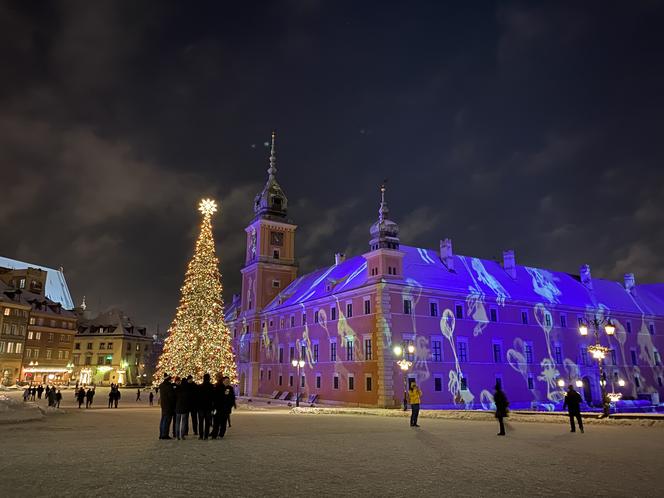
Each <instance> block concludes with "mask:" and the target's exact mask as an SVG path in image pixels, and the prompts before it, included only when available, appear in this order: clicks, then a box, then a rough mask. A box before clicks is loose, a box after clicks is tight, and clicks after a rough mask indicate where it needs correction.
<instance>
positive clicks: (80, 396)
mask: <svg viewBox="0 0 664 498" xmlns="http://www.w3.org/2000/svg"><path fill="white" fill-rule="evenodd" d="M84 400H85V389H83V388H82V387H81V388H80V389H79V390H78V393H77V394H76V401H78V407H79V408H80V407H81V405H82V404H83V401H84Z"/></svg>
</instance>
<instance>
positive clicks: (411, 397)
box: [408, 381, 422, 427]
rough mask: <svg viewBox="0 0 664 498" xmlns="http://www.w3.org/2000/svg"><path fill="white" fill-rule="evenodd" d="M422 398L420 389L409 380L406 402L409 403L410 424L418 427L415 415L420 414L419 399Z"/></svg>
mask: <svg viewBox="0 0 664 498" xmlns="http://www.w3.org/2000/svg"><path fill="white" fill-rule="evenodd" d="M421 399H422V391H421V390H420V388H419V387H417V384H416V383H415V381H411V383H410V388H409V389H408V402H409V403H410V410H411V413H410V426H411V427H419V425H417V417H418V416H419V414H420V401H421Z"/></svg>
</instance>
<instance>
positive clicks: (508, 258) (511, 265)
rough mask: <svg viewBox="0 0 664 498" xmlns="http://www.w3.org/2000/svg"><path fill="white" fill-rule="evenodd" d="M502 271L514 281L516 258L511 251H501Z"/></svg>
mask: <svg viewBox="0 0 664 498" xmlns="http://www.w3.org/2000/svg"><path fill="white" fill-rule="evenodd" d="M503 269H504V270H505V273H507V274H508V275H509V276H510V277H512V279H513V280H516V257H515V256H514V250H513V249H510V250H509V251H503Z"/></svg>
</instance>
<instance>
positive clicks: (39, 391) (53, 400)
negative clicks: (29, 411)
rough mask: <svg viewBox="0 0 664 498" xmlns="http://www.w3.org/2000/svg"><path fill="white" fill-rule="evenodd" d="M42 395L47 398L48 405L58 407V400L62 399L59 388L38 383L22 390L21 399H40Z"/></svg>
mask: <svg viewBox="0 0 664 498" xmlns="http://www.w3.org/2000/svg"><path fill="white" fill-rule="evenodd" d="M42 395H44V397H45V398H46V400H48V406H53V407H55V408H60V401H62V393H61V392H60V389H56V388H55V386H49V385H48V384H47V385H46V387H44V386H42V385H41V384H39V385H38V386H28V387H26V388H25V389H24V390H23V401H35V399H42Z"/></svg>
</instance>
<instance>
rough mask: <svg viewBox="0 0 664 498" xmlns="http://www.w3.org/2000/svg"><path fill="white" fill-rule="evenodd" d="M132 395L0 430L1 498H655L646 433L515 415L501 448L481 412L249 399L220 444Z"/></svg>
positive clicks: (657, 443) (652, 431)
mask: <svg viewBox="0 0 664 498" xmlns="http://www.w3.org/2000/svg"><path fill="white" fill-rule="evenodd" d="M99 394H103V393H101V392H100V393H99ZM142 398H143V399H142V400H141V401H139V402H136V401H135V392H134V396H133V397H131V396H130V393H129V392H127V394H126V395H123V400H122V401H121V404H120V408H118V409H117V410H116V409H107V408H105V406H106V405H105V403H103V402H104V401H105V400H104V396H103V395H100V396H99V399H98V400H95V401H99V403H97V404H96V405H95V407H94V408H93V409H90V410H85V409H81V410H79V409H78V408H73V407H72V402H73V396H72V395H71V393H69V394H68V395H67V396H65V399H64V400H63V401H64V403H63V406H64V411H65V412H67V413H66V414H64V415H61V416H48V415H47V416H46V417H45V418H43V419H42V420H40V421H36V422H29V423H22V424H2V425H0V444H1V448H2V454H3V455H4V456H5V458H4V459H3V472H2V477H1V478H0V496H3V497H4V496H7V497H16V496H19V497H20V496H30V497H38V496H100V495H104V496H158V495H159V496H162V497H163V496H187V497H189V498H191V497H198V496H289V497H291V496H306V497H311V496H316V497H323V496H381V497H382V496H408V495H411V496H472V497H478V496H491V497H495V496H528V497H532V496H575V497H576V496H639V497H641V496H660V495H661V494H662V489H661V487H662V483H663V482H664V481H662V475H664V463H663V460H662V454H664V432H663V431H662V429H661V427H658V426H654V427H641V426H638V425H629V426H624V425H613V424H604V423H603V424H593V423H590V422H589V423H587V427H586V429H587V430H586V432H585V434H580V433H576V434H570V432H569V427H568V425H567V423H566V421H565V420H564V419H563V421H561V422H560V423H551V421H550V420H549V419H547V420H549V423H542V422H533V421H530V422H529V423H521V422H520V421H519V420H518V419H517V417H516V416H514V417H511V418H512V421H511V425H512V427H511V428H509V429H508V435H507V437H505V438H500V437H497V436H496V432H497V424H496V422H495V420H493V419H492V418H491V417H490V415H489V414H483V413H480V414H477V416H476V419H475V420H472V421H471V420H459V419H452V418H430V417H426V416H425V417H423V418H422V419H421V420H420V425H421V427H420V428H411V427H409V426H408V421H407V420H406V419H405V418H404V417H403V414H402V413H400V414H399V415H398V416H396V415H393V416H367V415H358V414H354V413H349V412H346V413H344V414H326V413H320V412H319V413H317V414H316V415H309V414H307V415H305V414H304V412H303V411H300V412H298V411H296V410H289V409H288V408H285V407H278V408H273V407H271V406H270V407H269V408H268V407H266V406H265V405H262V406H261V404H260V403H252V404H247V405H246V406H245V405H243V406H242V407H241V409H240V410H238V411H237V412H235V413H233V416H232V422H233V427H232V428H231V429H229V432H228V433H227V437H226V438H224V439H223V440H221V441H212V440H210V441H198V440H197V439H193V440H187V441H176V440H173V441H160V440H158V439H157V427H158V422H159V408H157V407H153V408H149V407H147V403H146V400H147V396H145V397H142ZM42 404H45V403H44V402H43V401H42ZM334 410H339V409H338V408H335V409H334ZM307 413H311V412H307ZM382 413H386V412H382ZM390 413H392V412H390ZM394 413H395V414H396V413H398V412H396V411H395V412H394ZM479 417H485V419H484V420H483V419H480V418H479ZM553 417H555V416H553ZM44 462H49V465H51V463H50V462H53V465H55V466H56V467H57V471H53V472H48V477H47V478H45V476H46V474H45V469H44V468H42V467H40V469H41V470H40V472H39V476H40V477H39V478H30V473H29V472H26V469H30V468H34V466H35V465H36V464H37V465H40V466H43V465H45V463H44ZM56 467H53V469H55V468H56Z"/></svg>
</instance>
